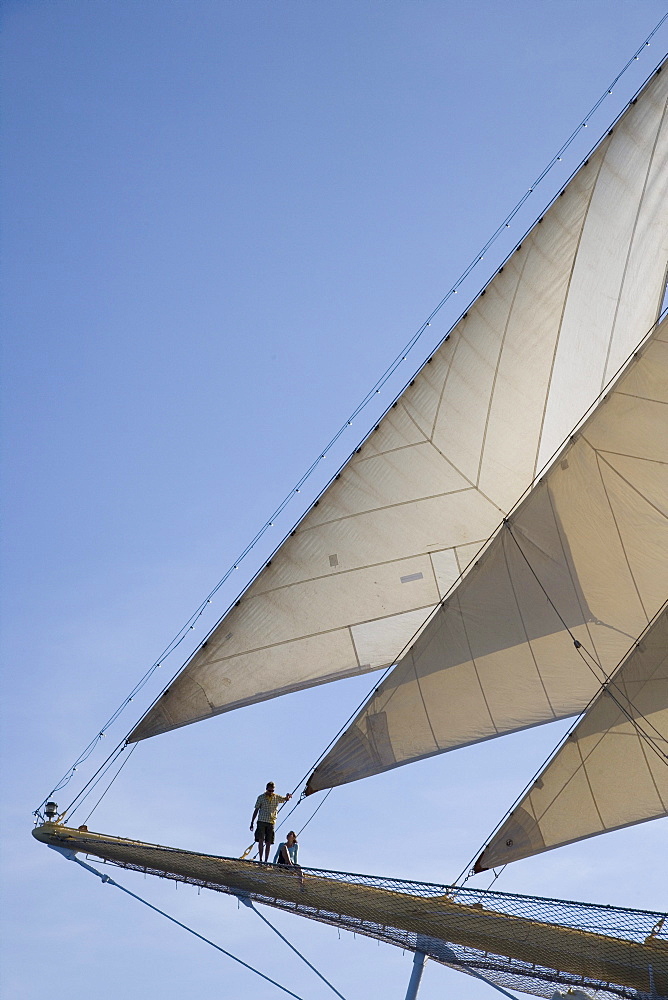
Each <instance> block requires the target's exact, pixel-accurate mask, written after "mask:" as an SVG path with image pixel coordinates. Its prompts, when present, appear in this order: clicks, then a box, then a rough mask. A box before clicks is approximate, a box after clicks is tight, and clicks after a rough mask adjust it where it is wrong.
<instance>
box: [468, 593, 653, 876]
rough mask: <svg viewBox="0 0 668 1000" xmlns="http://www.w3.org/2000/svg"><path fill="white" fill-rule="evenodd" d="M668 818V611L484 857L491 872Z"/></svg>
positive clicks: (479, 866) (481, 864)
mask: <svg viewBox="0 0 668 1000" xmlns="http://www.w3.org/2000/svg"><path fill="white" fill-rule="evenodd" d="M661 816H668V609H664V611H663V612H662V613H661V614H660V615H659V616H658V618H657V619H656V621H655V622H654V623H653V624H652V626H651V627H650V628H649V629H648V630H647V632H646V633H645V634H644V635H643V636H642V639H641V641H640V642H639V643H638V645H636V646H634V648H633V649H632V650H631V652H630V653H629V655H628V657H627V658H626V659H625V660H624V662H623V663H622V664H621V665H620V667H619V669H618V670H616V671H615V673H614V674H613V675H612V677H611V678H610V681H609V683H607V684H606V685H605V687H604V688H603V689H602V690H601V692H600V694H599V695H598V696H597V698H596V699H595V700H594V701H593V703H592V704H591V705H590V706H589V708H588V709H587V711H586V712H585V714H584V715H583V717H582V719H581V720H580V722H579V723H578V725H577V726H576V727H575V728H574V729H573V730H572V731H571V733H569V735H568V737H567V738H566V740H565V741H564V743H563V746H561V748H560V749H559V750H558V752H557V753H556V755H555V756H554V757H553V759H552V760H551V761H550V762H549V764H548V765H547V766H546V767H545V768H544V770H543V771H542V772H541V774H539V776H538V777H537V778H536V780H535V782H534V783H533V785H532V787H531V789H530V790H529V792H528V793H527V794H526V795H525V796H524V798H523V799H522V800H521V802H520V803H519V804H518V805H517V806H516V808H515V809H513V811H512V812H511V814H510V815H509V817H508V819H507V820H506V821H505V822H504V823H503V825H502V826H501V827H500V828H499V830H498V831H497V832H496V833H495V834H494V837H493V838H492V840H491V841H490V842H489V844H488V845H487V847H486V848H485V850H484V851H483V853H482V854H481V856H480V857H479V858H478V860H477V862H476V865H475V870H476V871H485V870H486V869H488V868H495V867H497V866H499V865H505V864H508V862H510V861H517V860H519V859H520V858H526V857H530V856H531V855H533V854H540V853H541V852H542V851H549V850H551V849H552V848H553V847H560V846H562V845H563V844H569V843H572V842H573V841H577V840H583V839H584V838H586V837H593V836H595V835H596V834H599V833H606V832H607V831H609V830H619V829H621V828H622V827H625V826H630V825H632V824H633V823H642V822H644V821H645V820H650V819H658V818H659V817H661Z"/></svg>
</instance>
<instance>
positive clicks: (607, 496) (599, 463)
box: [582, 435, 663, 621]
mask: <svg viewBox="0 0 668 1000" xmlns="http://www.w3.org/2000/svg"><path fill="white" fill-rule="evenodd" d="M582 440H583V441H584V442H585V443H586V444H587V445H588V446H589V447H590V448H591V449H592V451H593V452H594V455H595V456H596V466H597V468H598V474H599V476H600V478H601V486H602V488H603V493H604V494H605V499H606V501H607V504H608V507H609V509H610V517H611V518H612V521H613V524H614V526H615V531H616V532H617V538H618V539H619V545H620V548H621V550H622V553H623V555H624V562H625V563H626V568H627V569H628V572H629V576H630V578H631V581H632V583H633V589H634V590H635V592H636V596H637V598H638V602H639V604H640V607H641V608H642V611H643V614H644V616H645V618H646V619H647V621H649V618H650V616H649V614H648V613H647V608H646V607H645V602H644V601H643V599H642V595H641V593H640V588H639V586H638V583H637V581H636V577H635V573H634V572H633V569H632V568H631V562H630V559H629V554H628V552H627V551H626V546H625V544H624V539H623V537H622V531H621V528H620V526H619V522H618V520H617V515H616V514H615V509H614V507H613V504H612V500H611V498H610V494H609V492H608V487H607V486H606V483H605V479H604V478H603V470H602V468H601V466H602V465H606V466H607V467H608V469H610V471H611V472H612V474H613V476H617V477H618V478H619V479H621V481H622V482H623V483H625V484H626V485H627V486H629V487H630V488H631V489H632V490H633V492H634V493H635V494H636V496H638V497H640V498H641V500H643V502H644V503H646V504H647V506H648V507H651V508H652V509H653V510H655V511H656V510H657V507H656V504H653V503H652V501H651V500H649V499H648V498H647V497H646V496H645V495H644V493H641V492H640V490H638V489H636V488H635V487H634V486H632V485H631V483H629V481H628V479H626V477H625V476H622V475H621V473H619V472H618V471H617V469H615V468H614V467H613V466H612V465H611V464H610V463H609V462H606V461H605V459H602V458H601V457H600V456H599V453H598V451H597V450H596V448H595V447H594V446H593V445H592V444H591V443H590V442H589V441H588V440H587V438H586V437H585V436H584V435H583V436H582ZM658 513H659V514H661V515H662V516H663V512H662V511H658Z"/></svg>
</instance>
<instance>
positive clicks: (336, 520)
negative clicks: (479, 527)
mask: <svg viewBox="0 0 668 1000" xmlns="http://www.w3.org/2000/svg"><path fill="white" fill-rule="evenodd" d="M457 471H459V470H457ZM471 490H475V491H476V493H477V492H479V491H478V490H477V488H476V486H475V484H473V485H471V486H461V487H459V488H457V489H455V490H445V491H444V492H443V493H430V494H428V495H427V496H419V497H412V498H410V499H408V500H397V501H396V502H394V503H387V504H381V506H380V507H368V508H366V509H365V510H359V511H355V513H354V514H343V515H341V517H332V518H329V519H327V520H322V521H318V523H317V524H311V525H309V526H308V527H306V528H304V529H303V531H302V534H303V535H306V534H307V532H309V531H317V530H318V528H320V527H322V526H323V525H326V524H340V523H341V522H342V521H349V520H351V518H354V517H364V516H365V515H366V514H378V513H381V512H382V511H384V510H394V509H395V508H397V507H407V506H408V505H409V504H417V503H424V502H425V501H427V500H440V499H441V497H449V496H454V495H455V494H457V493H469V492H470V491H471ZM490 502H491V501H490ZM494 506H495V507H496V506H497V505H496V504H494ZM498 509H500V508H498V507H497V510H498ZM402 558H405V559H409V558H410V556H403V557H402ZM388 561H389V562H394V560H388ZM379 565H380V564H379ZM361 568H364V567H361ZM324 575H325V576H326V575H328V574H324ZM309 579H320V577H312V578H309ZM296 582H297V583H301V582H302V581H301V580H298V581H296Z"/></svg>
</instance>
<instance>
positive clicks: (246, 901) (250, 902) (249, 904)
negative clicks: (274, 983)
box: [237, 896, 346, 1000]
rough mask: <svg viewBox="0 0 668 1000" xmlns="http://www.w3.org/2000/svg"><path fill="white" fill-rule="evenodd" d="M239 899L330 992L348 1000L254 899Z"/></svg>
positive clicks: (342, 999) (244, 897)
mask: <svg viewBox="0 0 668 1000" xmlns="http://www.w3.org/2000/svg"><path fill="white" fill-rule="evenodd" d="M237 899H239V900H240V901H241V902H242V903H243V904H244V906H247V907H248V909H249V910H252V911H253V913H254V914H255V915H256V916H257V917H259V918H260V920H263V921H264V922H265V924H267V926H268V927H271V929H272V931H273V932H274V934H277V935H278V937H279V938H280V939H281V941H283V942H284V943H285V944H287V946H288V948H290V949H291V950H292V951H294V953H295V955H298V956H299V958H301V960H302V962H304V964H305V965H308V967H309V969H311V970H312V971H313V972H315V974H316V976H318V977H319V978H320V979H322V981H323V983H325V985H326V986H329V988H330V990H332V992H333V993H336V995H337V997H340V998H341V1000H346V998H345V997H344V995H343V993H339V991H338V990H337V988H336V987H335V986H332V984H331V983H330V981H329V979H326V978H325V977H324V976H323V974H322V973H321V972H319V971H318V969H316V967H315V965H311V963H310V962H309V960H308V959H307V958H306V957H305V956H304V955H302V953H301V952H300V951H299V949H298V948H295V946H294V945H293V944H292V942H291V941H288V939H287V938H286V937H285V936H284V935H283V934H281V932H280V931H279V929H278V927H275V926H274V924H272V922H271V920H268V919H267V917H265V915H264V914H263V913H260V911H259V910H256V909H255V907H254V906H253V900H252V899H249V898H248V897H247V896H238V897H237Z"/></svg>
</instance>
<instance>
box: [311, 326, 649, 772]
mask: <svg viewBox="0 0 668 1000" xmlns="http://www.w3.org/2000/svg"><path fill="white" fill-rule="evenodd" d="M666 594H668V319H665V320H664V321H663V322H662V323H661V324H660V325H659V326H658V328H657V329H656V330H655V331H654V333H653V334H652V336H651V337H650V338H649V339H648V341H647V343H646V344H645V345H644V346H643V348H642V350H641V351H639V352H637V353H636V355H635V356H634V357H633V358H632V359H631V361H630V362H629V364H628V365H627V367H626V369H625V371H624V373H623V374H622V375H621V376H620V378H619V379H618V380H617V382H616V384H615V385H614V387H613V389H612V390H611V391H610V392H609V393H608V395H607V396H606V397H605V398H604V399H603V400H602V401H601V402H600V403H599V405H598V407H597V408H596V409H595V410H594V412H593V413H592V414H591V416H590V417H589V418H588V419H587V420H586V421H585V423H584V424H583V425H582V427H581V428H580V430H579V431H578V433H577V434H575V435H574V436H573V437H572V438H571V440H570V442H569V444H568V445H567V446H566V447H565V448H564V449H563V451H562V452H561V453H560V455H559V456H558V457H557V459H556V461H555V462H554V463H553V464H552V466H551V467H550V469H549V471H548V472H547V473H546V475H545V476H544V477H543V479H541V480H540V481H539V482H538V484H537V485H536V486H535V487H534V488H533V490H532V491H531V492H530V493H529V494H528V496H527V497H526V498H525V499H524V500H523V501H522V503H521V504H520V505H519V506H518V507H517V508H516V510H515V511H514V512H513V513H512V514H511V515H510V516H509V517H508V518H507V520H506V521H505V522H504V523H503V524H502V525H501V526H500V528H499V531H498V532H497V534H496V535H495V537H494V538H493V539H492V541H491V542H490V543H489V545H488V547H487V548H486V550H485V551H484V553H483V554H482V556H481V557H480V559H479V560H478V561H477V562H476V564H475V565H474V566H473V567H472V569H471V570H470V571H469V573H468V574H467V575H466V577H465V578H464V580H463V581H462V583H461V584H460V585H459V587H457V588H456V589H455V590H454V592H453V593H452V595H451V596H450V597H449V598H447V599H446V600H445V601H444V602H443V604H442V605H441V607H440V608H439V609H438V610H437V611H436V612H435V614H434V616H433V618H432V619H431V621H430V622H429V623H428V624H427V626H426V627H425V628H424V630H423V631H422V634H421V635H420V636H419V638H418V639H417V640H416V642H415V643H414V645H413V646H412V647H411V648H410V649H409V651H408V652H407V653H406V655H405V656H404V657H403V658H402V660H401V661H400V662H399V664H398V665H397V666H396V667H395V668H394V670H393V671H392V672H391V673H390V674H389V675H388V677H387V678H386V680H385V681H383V682H382V683H381V684H380V686H379V687H378V688H377V689H376V691H375V692H374V694H373V696H372V697H371V698H370V699H369V701H368V702H367V704H366V705H365V706H364V708H363V709H362V711H361V712H360V714H359V715H358V717H357V718H356V719H355V721H354V722H353V724H352V725H351V726H350V727H349V729H348V730H346V732H345V733H344V734H343V735H342V736H341V738H340V739H339V740H338V742H337V743H336V744H335V745H334V747H333V748H332V750H331V751H330V752H329V753H328V755H327V756H326V757H325V759H324V760H323V762H322V763H321V764H320V765H319V766H318V768H317V769H316V771H315V772H314V774H313V775H312V776H311V778H310V780H309V784H308V791H309V792H312V791H316V790H318V789H321V788H328V787H331V786H332V785H338V784H343V783H345V782H348V781H353V780H356V779H358V778H362V777H367V776H368V775H371V774H377V773H378V772H380V771H385V770H388V769H390V768H393V767H397V766H398V765H400V764H405V763H409V762H410V761H413V760H418V759H420V758H422V757H427V756H431V755H433V754H436V753H442V752H443V751H445V750H449V749H452V748H454V747H458V746H463V745H465V744H469V743H474V742H479V741H480V740H484V739H490V738H492V737H495V736H499V735H501V734H502V733H506V732H512V731H513V730H518V729H522V728H526V727H527V726H532V725H537V724H538V723H542V722H548V721H551V720H552V719H558V718H565V717H567V716H569V715H574V714H576V713H579V712H580V711H582V709H583V708H584V707H585V705H586V704H587V703H588V702H589V700H590V699H591V698H592V697H593V695H594V694H595V692H596V690H597V689H598V687H599V685H600V684H601V683H602V681H603V680H605V678H606V677H607V676H609V674H610V673H611V672H612V670H613V669H614V668H615V667H616V665H617V663H618V662H619V660H620V659H621V658H622V656H623V655H624V653H625V652H626V650H627V649H628V647H629V644H630V642H632V641H633V640H634V639H635V638H636V637H637V636H638V635H640V633H641V632H642V631H643V629H644V628H645V627H646V626H647V624H648V622H649V621H650V620H651V619H652V618H653V617H654V616H655V615H656V613H657V612H658V610H659V609H660V608H661V607H662V605H663V603H664V602H665V600H666Z"/></svg>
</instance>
